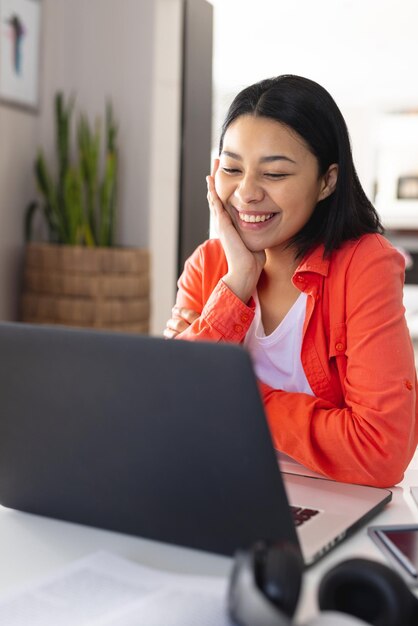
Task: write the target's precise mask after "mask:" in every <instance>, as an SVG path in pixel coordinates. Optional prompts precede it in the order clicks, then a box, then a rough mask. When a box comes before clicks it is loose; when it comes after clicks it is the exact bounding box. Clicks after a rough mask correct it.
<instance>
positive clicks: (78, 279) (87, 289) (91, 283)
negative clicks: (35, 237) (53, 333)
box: [21, 243, 150, 333]
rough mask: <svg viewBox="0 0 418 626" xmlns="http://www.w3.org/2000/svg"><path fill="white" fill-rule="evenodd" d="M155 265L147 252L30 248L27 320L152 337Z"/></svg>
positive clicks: (23, 302)
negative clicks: (151, 271) (151, 274)
mask: <svg viewBox="0 0 418 626" xmlns="http://www.w3.org/2000/svg"><path fill="white" fill-rule="evenodd" d="M149 265H150V263H149V253H148V251H147V250H143V249H137V248H87V247H82V246H65V245H55V244H33V243H31V244H28V245H27V247H26V254H25V263H24V271H23V293H22V300H21V319H22V321H24V322H30V323H34V324H63V325H66V326H80V327H93V328H99V329H109V330H116V331H127V332H138V333H147V332H148V329H149V312H150V303H149V288H150V278H149Z"/></svg>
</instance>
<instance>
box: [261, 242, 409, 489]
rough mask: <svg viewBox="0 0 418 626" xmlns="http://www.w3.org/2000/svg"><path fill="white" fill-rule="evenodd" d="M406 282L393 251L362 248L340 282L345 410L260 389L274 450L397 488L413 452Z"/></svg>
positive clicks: (327, 471) (325, 470) (338, 475)
mask: <svg viewBox="0 0 418 626" xmlns="http://www.w3.org/2000/svg"><path fill="white" fill-rule="evenodd" d="M403 276H404V266H403V262H402V259H401V258H400V255H398V253H397V252H396V251H395V250H394V249H392V248H388V247H384V246H380V247H377V248H376V247H375V248H374V249H373V251H372V252H371V251H370V250H369V249H367V248H362V246H361V245H359V247H358V250H357V251H356V253H355V254H354V255H353V258H352V260H351V263H350V265H349V267H348V269H347V273H346V277H345V280H346V283H345V284H346V325H347V329H346V332H347V350H346V365H347V368H346V375H345V380H344V396H345V406H343V407H342V408H338V407H335V406H332V404H330V402H328V401H326V400H322V399H321V398H317V397H314V396H309V395H306V394H303V393H289V392H285V391H280V390H273V389H271V388H270V387H268V386H267V385H265V384H263V383H260V390H261V394H262V397H263V400H264V404H265V408H266V412H267V417H268V421H269V425H270V430H271V433H272V437H273V440H274V444H275V446H276V447H277V448H278V449H280V450H282V451H283V452H285V453H287V454H289V455H291V456H292V457H294V458H295V459H296V460H297V461H299V462H300V463H302V464H304V465H306V466H307V467H310V468H311V469H313V470H314V471H317V472H319V473H322V474H324V475H326V476H329V477H330V478H333V479H335V480H338V481H344V482H353V483H362V484H368V485H375V486H378V487H386V486H391V485H394V484H396V483H397V482H399V481H400V480H401V479H402V477H403V473H404V470H405V469H406V467H407V465H408V463H409V461H410V460H411V458H412V455H413V453H414V451H415V447H416V443H417V416H416V373H415V366H414V354H413V350H412V345H411V340H410V337H409V333H408V329H407V327H406V323H405V319H404V308H403V305H402V293H403ZM331 306H332V300H331ZM340 358H342V357H340Z"/></svg>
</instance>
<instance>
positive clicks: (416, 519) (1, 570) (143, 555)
mask: <svg viewBox="0 0 418 626" xmlns="http://www.w3.org/2000/svg"><path fill="white" fill-rule="evenodd" d="M411 485H418V455H416V458H415V459H414V460H413V461H412V463H411V465H410V467H409V468H408V471H407V473H406V476H405V479H404V481H403V482H402V483H401V485H399V486H397V487H396V488H394V489H393V500H392V502H391V503H390V504H389V505H388V506H387V507H386V509H385V510H384V511H383V512H382V513H380V514H379V515H378V516H377V517H376V518H374V519H373V522H372V523H373V524H396V523H418V506H417V505H416V504H415V503H414V502H413V500H412V497H411V496H410V493H409V487H410V486H411ZM366 531H367V529H366V528H365V527H364V528H362V529H360V530H359V531H358V532H357V533H356V534H355V535H354V536H353V537H351V538H350V539H348V540H347V541H345V542H343V543H342V544H341V545H340V546H338V548H336V549H334V550H333V551H331V552H330V553H329V555H327V556H326V557H325V558H324V559H322V561H320V562H319V563H318V564H317V565H315V566H314V567H312V568H311V569H310V570H309V571H308V572H307V573H306V574H305V577H304V587H303V593H302V598H301V602H300V603H299V609H298V613H297V618H298V619H299V620H301V621H302V620H305V619H307V618H309V617H312V616H313V615H314V614H315V613H316V612H317V606H316V590H317V586H318V582H319V580H320V579H321V576H322V575H323V574H324V573H325V571H327V570H328V569H329V568H330V567H331V566H333V565H335V564H336V563H338V562H340V561H342V560H344V559H346V558H352V557H355V556H362V557H369V558H373V559H376V560H381V561H385V558H384V556H383V555H382V554H381V553H380V551H379V550H378V548H377V547H376V546H375V545H374V543H373V542H372V540H371V539H370V538H369V537H368V536H367V532H366ZM97 550H107V551H110V552H113V553H115V554H118V555H120V556H123V557H125V558H128V559H131V560H133V561H135V562H137V563H140V564H142V565H146V566H149V567H154V568H157V569H161V570H165V571H170V572H178V573H183V574H195V575H210V576H220V577H225V579H226V577H227V575H228V574H229V570H230V567H231V560H230V559H228V558H225V557H220V556H216V555H211V554H207V553H203V552H198V551H195V550H188V549H186V548H180V547H176V546H170V545H167V544H162V543H158V542H154V541H149V540H145V539H141V538H139V537H131V536H127V535H122V534H118V533H114V532H110V531H106V530H100V529H96V528H89V527H86V526H81V525H78V524H72V523H67V522H61V521H57V520H52V519H48V518H43V517H38V516H35V515H29V514H26V513H21V512H18V511H12V510H9V509H5V508H3V507H0V551H1V555H2V560H1V563H2V566H1V567H0V592H2V591H4V590H6V589H10V588H12V587H13V586H15V585H18V584H21V583H24V582H35V581H36V580H37V579H40V578H41V577H42V576H43V575H45V574H47V573H52V572H53V571H54V570H56V569H57V568H59V567H61V566H63V565H66V564H68V563H70V562H71V561H73V560H75V559H78V558H80V557H82V556H86V555H88V554H91V553H92V552H95V551H97Z"/></svg>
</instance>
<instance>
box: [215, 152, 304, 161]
mask: <svg viewBox="0 0 418 626" xmlns="http://www.w3.org/2000/svg"><path fill="white" fill-rule="evenodd" d="M221 154H224V155H225V156H228V157H231V159H236V160H237V161H242V157H240V155H239V154H236V153H235V152H229V151H228V150H222V153H221ZM273 161H289V162H290V163H296V161H294V160H293V159H291V158H290V157H287V156H285V155H284V154H272V155H271V156H265V157H261V159H260V163H272V162H273Z"/></svg>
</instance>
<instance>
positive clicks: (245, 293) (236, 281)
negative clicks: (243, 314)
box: [222, 274, 257, 304]
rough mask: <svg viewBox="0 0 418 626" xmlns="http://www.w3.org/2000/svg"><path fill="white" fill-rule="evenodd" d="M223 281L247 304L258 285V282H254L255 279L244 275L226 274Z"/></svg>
mask: <svg viewBox="0 0 418 626" xmlns="http://www.w3.org/2000/svg"><path fill="white" fill-rule="evenodd" d="M222 281H223V282H224V284H225V285H226V286H227V287H228V289H230V290H231V291H232V293H233V294H234V295H235V296H237V298H239V299H240V300H242V302H244V304H247V302H248V301H249V299H250V298H251V296H252V295H253V293H254V291H255V288H256V286H257V285H256V283H255V284H254V281H253V280H248V279H247V280H246V279H245V278H243V277H237V276H233V275H231V274H225V276H224V277H223V278H222Z"/></svg>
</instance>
